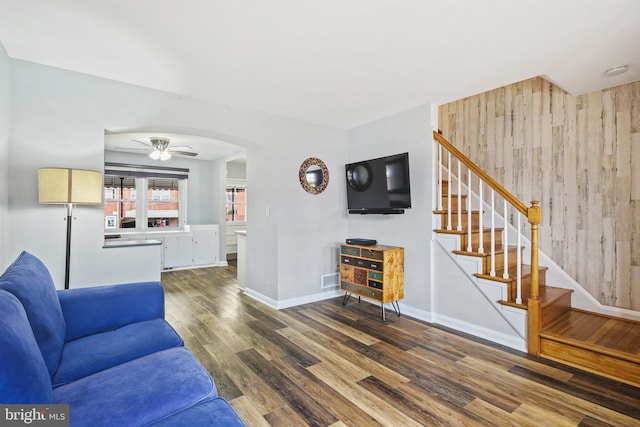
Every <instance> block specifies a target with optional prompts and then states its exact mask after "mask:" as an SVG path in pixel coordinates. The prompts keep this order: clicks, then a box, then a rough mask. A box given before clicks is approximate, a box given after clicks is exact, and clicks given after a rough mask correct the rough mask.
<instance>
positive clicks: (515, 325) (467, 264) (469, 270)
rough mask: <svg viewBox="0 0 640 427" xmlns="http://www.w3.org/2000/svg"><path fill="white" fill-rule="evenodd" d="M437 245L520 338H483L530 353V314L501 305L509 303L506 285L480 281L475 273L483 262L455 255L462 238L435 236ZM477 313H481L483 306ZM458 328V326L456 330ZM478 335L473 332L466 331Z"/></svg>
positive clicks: (484, 335)
mask: <svg viewBox="0 0 640 427" xmlns="http://www.w3.org/2000/svg"><path fill="white" fill-rule="evenodd" d="M434 235H435V238H434V241H435V242H436V243H437V245H438V246H440V248H442V250H443V252H444V253H446V255H447V256H448V257H449V258H450V259H451V260H452V261H453V263H454V264H455V265H456V266H457V267H458V269H459V270H460V271H461V272H462V273H464V276H466V278H467V279H468V280H469V282H470V283H471V284H472V285H473V286H474V287H475V288H476V289H477V290H479V291H480V293H481V294H482V295H483V297H484V299H485V302H486V303H488V304H487V305H486V306H487V308H488V309H489V307H491V308H490V309H491V310H493V311H495V312H496V313H497V314H498V315H499V316H500V317H501V318H502V319H503V322H504V323H505V325H507V326H508V327H509V328H510V329H511V330H512V331H513V332H514V333H515V334H516V335H517V338H516V337H511V336H509V337H505V336H502V335H499V334H492V333H490V332H488V331H487V333H485V334H483V336H482V338H485V339H488V340H491V341H494V342H497V343H499V344H503V345H506V346H509V347H511V348H514V349H516V350H520V351H527V333H526V331H527V311H526V310H523V309H518V308H516V307H510V306H504V305H502V304H500V303H498V301H500V300H504V299H506V298H507V297H506V295H507V287H506V285H505V284H504V283H500V282H494V281H489V280H483V279H478V278H477V277H476V276H474V274H475V273H480V272H481V269H482V261H481V260H479V259H478V258H477V257H473V256H467V255H459V254H454V253H453V250H456V249H458V248H459V247H460V236H457V235H438V233H434ZM474 309H481V308H480V306H476V307H474ZM452 327H455V326H452ZM465 332H469V333H473V334H474V335H477V333H474V332H471V331H465Z"/></svg>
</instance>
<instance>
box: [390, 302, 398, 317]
mask: <svg viewBox="0 0 640 427" xmlns="http://www.w3.org/2000/svg"><path fill="white" fill-rule="evenodd" d="M391 307H393V311H395V312H396V314H397V315H398V317H400V305H399V304H398V301H391Z"/></svg>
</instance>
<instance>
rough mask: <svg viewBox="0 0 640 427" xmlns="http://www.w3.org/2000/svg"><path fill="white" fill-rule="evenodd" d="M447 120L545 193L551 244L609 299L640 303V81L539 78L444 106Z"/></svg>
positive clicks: (518, 188) (531, 192) (499, 165)
mask: <svg viewBox="0 0 640 427" xmlns="http://www.w3.org/2000/svg"><path fill="white" fill-rule="evenodd" d="M439 120H440V123H439V128H440V129H441V130H442V132H443V136H444V137H445V138H446V139H447V140H449V141H450V142H451V143H452V144H453V145H455V146H456V147H457V148H458V149H459V150H460V151H462V152H463V153H464V154H465V155H467V156H468V157H469V158H470V159H471V160H472V161H474V162H476V163H477V164H478V165H479V166H480V167H482V168H483V169H484V170H486V171H487V172H488V173H489V175H491V176H492V177H493V178H495V179H496V180H498V181H499V182H500V183H501V184H502V185H503V186H504V187H505V188H506V189H507V190H509V191H510V192H512V193H513V194H514V195H516V196H517V197H519V198H520V199H521V200H522V201H524V202H525V203H527V202H529V201H531V200H540V201H541V206H542V212H543V218H542V220H543V221H542V224H540V249H541V250H542V251H543V252H545V253H546V254H547V255H549V256H550V257H551V258H552V259H553V260H554V261H555V262H556V263H557V264H558V265H560V266H561V267H562V268H563V269H564V270H565V271H566V272H567V273H568V274H569V275H570V276H571V277H573V278H574V279H575V280H576V281H577V282H578V283H580V284H581V285H582V286H583V287H584V288H585V289H587V290H588V291H589V292H590V293H591V295H593V297H594V298H596V299H597V300H598V301H600V302H601V303H602V304H605V305H611V306H617V307H621V308H627V309H632V310H640V283H639V282H638V281H637V279H636V281H635V282H634V281H633V278H634V277H636V278H637V274H635V275H634V274H633V271H634V270H635V269H637V268H638V267H640V220H638V216H639V214H640V208H639V207H638V205H639V204H640V82H635V83H630V84H626V85H621V86H617V87H614V88H610V89H606V90H602V91H598V92H593V93H589V94H586V95H582V96H573V95H570V94H568V93H566V92H565V91H563V90H562V89H560V88H558V87H556V86H555V85H553V84H552V83H549V82H548V81H546V80H544V79H542V78H533V79H529V80H525V81H523V82H519V83H516V84H512V85H509V86H505V87H502V88H498V89H495V90H492V91H489V92H486V93H482V94H479V95H476V96H472V97H469V98H465V99H463V100H459V101H455V102H452V103H449V104H445V105H442V106H441V107H440V109H439ZM525 229H526V230H527V231H528V225H527V226H526V227H525Z"/></svg>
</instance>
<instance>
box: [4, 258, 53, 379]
mask: <svg viewBox="0 0 640 427" xmlns="http://www.w3.org/2000/svg"><path fill="white" fill-rule="evenodd" d="M0 289H4V290H6V291H8V292H10V293H12V294H13V295H15V296H16V297H17V298H18V299H19V300H20V302H21V303H22V305H23V306H24V310H25V312H26V313H27V318H28V319H29V323H31V329H32V330H33V335H34V336H35V338H36V342H37V343H38V346H39V347H40V351H41V352H42V357H43V358H44V361H45V363H46V365H47V369H48V370H49V375H50V376H53V374H54V373H55V372H56V369H58V363H59V361H60V356H61V354H62V347H63V346H64V337H65V330H66V325H65V322H64V317H63V316H62V309H61V308H60V301H58V295H57V293H56V288H55V285H54V284H53V280H52V279H51V275H50V274H49V270H47V267H46V266H45V265H44V264H43V263H42V261H40V260H39V259H38V258H36V257H35V256H33V255H31V254H30V253H28V252H26V251H25V252H22V253H21V254H20V256H19V257H18V258H17V259H16V260H15V261H14V262H13V264H11V265H10V266H9V268H8V269H7V270H6V271H5V272H4V274H3V275H2V276H0Z"/></svg>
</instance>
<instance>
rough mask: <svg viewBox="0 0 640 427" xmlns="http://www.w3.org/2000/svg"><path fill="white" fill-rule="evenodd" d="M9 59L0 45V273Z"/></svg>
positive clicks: (4, 249) (5, 224)
mask: <svg viewBox="0 0 640 427" xmlns="http://www.w3.org/2000/svg"><path fill="white" fill-rule="evenodd" d="M9 83H10V82H9V57H8V56H7V52H6V51H5V50H4V46H3V45H2V43H0V271H4V267H6V266H8V265H9V264H10V262H11V260H10V257H9V254H8V252H9V231H10V229H11V228H10V227H9V207H8V206H9V166H8V164H9V126H10V111H9V96H10V91H9Z"/></svg>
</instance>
